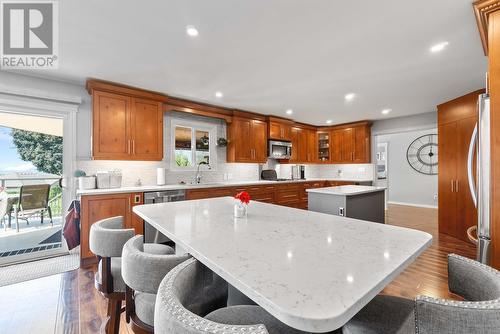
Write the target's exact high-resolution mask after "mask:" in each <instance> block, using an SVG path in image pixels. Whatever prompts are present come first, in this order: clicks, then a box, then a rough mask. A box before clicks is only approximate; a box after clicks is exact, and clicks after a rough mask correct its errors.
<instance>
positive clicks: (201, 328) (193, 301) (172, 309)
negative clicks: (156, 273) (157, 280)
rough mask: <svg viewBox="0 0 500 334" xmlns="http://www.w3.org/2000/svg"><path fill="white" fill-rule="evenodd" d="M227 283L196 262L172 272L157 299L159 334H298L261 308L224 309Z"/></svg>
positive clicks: (191, 261) (252, 306) (156, 327)
mask: <svg viewBox="0 0 500 334" xmlns="http://www.w3.org/2000/svg"><path fill="white" fill-rule="evenodd" d="M226 298H227V283H226V282H225V281H224V280H223V279H221V278H220V277H218V276H217V275H215V274H214V273H213V272H212V271H210V270H209V269H208V268H207V267H205V266H204V265H203V264H202V263H201V262H199V261H197V260H196V259H194V258H192V259H190V260H187V261H185V262H183V263H182V264H180V265H178V266H177V267H175V268H174V269H173V270H172V271H170V272H169V273H168V274H167V276H166V277H165V278H164V279H163V281H162V282H161V284H160V287H159V289H158V294H157V296H156V307H155V320H154V323H155V326H154V327H155V333H157V334H167V333H175V334H207V333H227V334H236V333H238V334H241V333H248V334H250V333H251V334H298V333H304V332H302V331H298V330H296V329H293V328H290V327H288V326H286V325H285V324H283V323H281V322H280V321H278V320H277V319H275V318H274V317H273V316H271V315H270V314H269V313H267V312H266V311H265V310H264V309H262V308H261V307H260V306H256V305H240V306H231V307H224V306H225V303H226Z"/></svg>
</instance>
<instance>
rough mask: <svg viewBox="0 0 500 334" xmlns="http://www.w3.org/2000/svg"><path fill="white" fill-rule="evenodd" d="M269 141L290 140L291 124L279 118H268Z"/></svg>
mask: <svg viewBox="0 0 500 334" xmlns="http://www.w3.org/2000/svg"><path fill="white" fill-rule="evenodd" d="M268 123H269V139H274V140H284V141H291V140H292V122H290V121H287V120H281V119H279V118H274V117H269V118H268Z"/></svg>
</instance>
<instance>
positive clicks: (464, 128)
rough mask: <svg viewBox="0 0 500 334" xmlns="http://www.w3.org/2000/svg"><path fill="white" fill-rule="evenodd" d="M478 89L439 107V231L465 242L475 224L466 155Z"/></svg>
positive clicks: (472, 126)
mask: <svg viewBox="0 0 500 334" xmlns="http://www.w3.org/2000/svg"><path fill="white" fill-rule="evenodd" d="M481 92H482V91H476V92H473V93H470V94H467V95H465V96H462V97H460V98H457V99H455V100H452V101H449V102H446V103H443V104H441V105H439V106H438V138H439V141H438V150H439V174H438V193H439V195H438V219H439V232H440V233H444V234H448V235H451V236H453V237H456V238H459V239H461V240H464V241H468V237H467V232H466V231H467V229H468V228H469V227H471V226H474V225H476V224H477V210H476V208H475V206H474V203H473V201H472V196H471V194H470V191H469V185H468V171H467V158H468V151H469V143H470V140H471V136H472V132H473V130H474V126H475V125H476V122H477V99H478V96H479V94H480V93H481Z"/></svg>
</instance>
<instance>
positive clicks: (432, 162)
mask: <svg viewBox="0 0 500 334" xmlns="http://www.w3.org/2000/svg"><path fill="white" fill-rule="evenodd" d="M406 160H407V161H408V164H410V166H411V168H413V169H414V170H416V171H417V172H419V173H422V174H426V175H436V174H437V173H438V136H437V134H428V135H424V136H421V137H418V138H417V139H415V140H414V141H413V142H412V143H411V144H410V146H408V149H407V150H406Z"/></svg>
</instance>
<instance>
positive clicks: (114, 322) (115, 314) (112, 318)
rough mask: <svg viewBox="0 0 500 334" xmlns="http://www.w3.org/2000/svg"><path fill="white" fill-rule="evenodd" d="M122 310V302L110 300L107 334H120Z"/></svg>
mask: <svg viewBox="0 0 500 334" xmlns="http://www.w3.org/2000/svg"><path fill="white" fill-rule="evenodd" d="M121 308H122V301H121V300H116V299H108V317H107V324H106V334H119V332H120V314H121Z"/></svg>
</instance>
